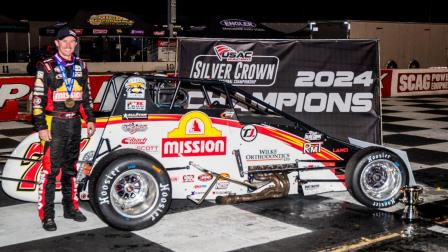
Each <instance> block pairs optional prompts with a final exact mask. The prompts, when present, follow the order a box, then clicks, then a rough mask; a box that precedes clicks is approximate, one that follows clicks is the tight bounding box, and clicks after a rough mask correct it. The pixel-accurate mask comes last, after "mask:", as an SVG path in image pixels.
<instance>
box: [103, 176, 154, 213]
mask: <svg viewBox="0 0 448 252" xmlns="http://www.w3.org/2000/svg"><path fill="white" fill-rule="evenodd" d="M158 198H159V190H158V188H157V181H156V179H155V178H154V177H153V176H152V175H151V174H150V173H148V172H146V171H143V170H129V171H126V172H124V173H122V174H120V176H118V177H117V179H115V181H114V183H113V184H112V189H111V203H112V207H113V208H114V209H115V211H117V212H118V213H119V214H120V215H122V216H124V217H127V218H139V217H142V216H144V215H146V214H147V213H148V212H150V211H151V210H152V209H153V208H154V206H155V204H156V202H157V199H158Z"/></svg>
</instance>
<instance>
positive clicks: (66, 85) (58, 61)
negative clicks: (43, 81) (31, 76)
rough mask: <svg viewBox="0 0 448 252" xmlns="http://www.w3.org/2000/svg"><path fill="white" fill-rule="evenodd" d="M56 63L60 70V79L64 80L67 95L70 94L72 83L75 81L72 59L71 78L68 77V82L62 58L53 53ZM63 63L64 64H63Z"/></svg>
mask: <svg viewBox="0 0 448 252" xmlns="http://www.w3.org/2000/svg"><path fill="white" fill-rule="evenodd" d="M55 58H56V63H57V64H58V68H59V70H60V71H61V75H62V79H63V80H64V84H65V87H66V88H67V93H68V96H69V97H70V96H71V95H72V91H73V86H74V85H73V84H74V83H75V65H76V64H75V63H76V62H74V61H73V65H72V78H71V79H70V83H69V82H68V78H67V73H66V72H65V66H63V60H62V59H61V58H60V57H59V55H57V54H56V55H55ZM64 65H65V64H64Z"/></svg>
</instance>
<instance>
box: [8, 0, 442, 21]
mask: <svg viewBox="0 0 448 252" xmlns="http://www.w3.org/2000/svg"><path fill="white" fill-rule="evenodd" d="M444 2H445V1H435V0H426V1H421V2H417V3H416V2H413V1H412V2H411V1H393V0H389V1H385V0H376V1H357V2H355V1H352V2H351V3H350V2H348V1H299V0H296V1H294V0H289V1H286V0H272V1H271V4H266V3H265V0H263V1H253V0H227V1H217V0H177V20H178V22H177V23H181V24H201V23H206V22H207V20H209V19H210V18H213V17H225V18H245V19H249V20H254V21H262V22H307V21H309V20H346V19H349V20H381V21H404V22H437V23H448V14H447V10H448V8H447V7H446V4H445V3H444ZM24 4H26V5H28V7H26V9H24V6H23V5H24ZM144 5H148V7H143V1H142V0H140V1H129V0H128V1H123V2H118V3H117V2H114V3H110V2H109V1H104V0H101V1H92V0H91V1H85V0H79V1H33V2H25V1H13V2H12V3H8V4H7V5H6V4H4V5H3V6H2V7H1V8H0V14H2V15H6V16H9V17H11V18H15V19H27V20H35V21H39V20H41V21H68V20H69V19H70V18H71V17H73V16H74V15H75V13H76V12H77V11H78V10H81V9H84V10H101V11H105V12H107V11H126V12H132V13H134V14H137V15H138V16H140V17H141V18H143V19H144V20H146V21H148V22H150V23H159V24H163V23H166V19H167V18H166V10H167V4H166V0H150V1H147V3H144Z"/></svg>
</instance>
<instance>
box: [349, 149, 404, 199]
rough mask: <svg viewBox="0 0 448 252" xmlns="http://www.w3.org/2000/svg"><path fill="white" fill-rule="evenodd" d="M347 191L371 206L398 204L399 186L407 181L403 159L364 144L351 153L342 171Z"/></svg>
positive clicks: (387, 151) (385, 150)
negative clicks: (344, 169)
mask: <svg viewBox="0 0 448 252" xmlns="http://www.w3.org/2000/svg"><path fill="white" fill-rule="evenodd" d="M345 181H346V182H347V189H348V191H349V192H350V194H351V195H352V196H353V197H354V198H355V199H356V200H358V201H359V202H360V203H362V204H364V205H366V206H367V207H371V208H386V207H390V206H393V205H395V204H396V203H398V198H399V197H400V195H401V188H402V187H403V186H405V185H407V184H408V183H409V174H408V170H407V168H406V165H405V164H404V162H403V160H402V159H401V158H400V157H399V156H398V155H396V154H395V153H393V152H391V151H389V150H387V149H383V148H379V147H368V148H365V149H362V150H360V151H358V152H357V153H355V154H354V155H353V156H352V157H351V158H350V160H349V162H348V163H347V166H346V171H345Z"/></svg>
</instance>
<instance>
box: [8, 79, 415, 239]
mask: <svg viewBox="0 0 448 252" xmlns="http://www.w3.org/2000/svg"><path fill="white" fill-rule="evenodd" d="M101 92H104V94H105V95H104V98H103V102H102V104H101V112H100V114H101V115H102V116H103V117H99V118H97V132H96V134H95V135H94V136H93V137H92V138H84V139H82V142H81V154H80V160H79V161H78V171H79V172H78V182H79V184H78V195H79V198H80V199H81V200H88V201H90V203H91V206H92V208H93V209H94V210H95V212H96V214H97V215H98V216H99V217H100V218H101V219H102V220H103V221H104V222H106V223H107V224H108V225H110V226H112V227H115V228H118V229H122V230H139V229H143V228H146V227H149V226H151V225H154V224H155V223H157V222H158V221H159V220H160V219H161V218H162V217H163V216H164V215H165V214H166V212H167V211H168V209H169V207H170V203H171V201H172V199H190V200H192V201H194V202H195V203H197V204H201V203H202V202H203V201H204V200H215V201H216V203H218V204H237V203H240V202H248V201H256V200H262V199H273V198H281V197H285V196H287V195H290V194H302V195H313V194H318V193H323V192H330V191H343V190H348V191H349V193H350V194H351V195H352V196H353V197H354V198H355V199H356V200H357V201H359V202H360V203H362V204H364V205H365V206H367V207H370V208H385V207H390V206H392V205H394V204H396V203H398V199H399V197H400V195H401V193H400V190H401V188H402V187H403V186H406V185H408V186H413V185H415V184H416V183H415V179H414V177H413V174H412V170H411V168H410V163H409V160H408V158H407V155H406V153H405V152H403V151H400V150H395V149H391V148H387V147H384V146H379V145H375V144H370V143H367V142H363V141H360V140H356V139H349V140H348V141H344V140H341V139H337V138H335V137H332V136H329V135H328V134H326V133H325V132H322V131H321V130H319V129H317V128H314V127H312V126H310V125H308V124H306V123H304V122H303V121H300V120H299V119H297V118H295V117H293V116H291V115H289V114H287V113H285V112H283V111H280V110H278V109H277V108H275V107H273V106H271V105H269V104H267V103H266V102H264V101H262V100H260V99H258V98H256V97H254V96H252V95H251V94H249V93H247V92H246V91H244V90H242V89H240V88H238V87H235V86H232V85H230V84H228V83H226V82H222V81H217V80H197V79H188V78H166V77H158V76H152V75H117V76H114V77H113V78H112V79H111V80H110V81H109V85H108V86H107V87H106V88H105V90H102V91H101ZM83 127H84V128H83V133H82V135H83V136H86V135H87V134H86V130H85V125H84V126H83ZM41 156H42V146H41V144H40V141H39V139H38V135H37V133H33V134H31V135H30V136H28V137H27V138H26V139H24V140H23V141H22V142H21V143H20V144H19V146H18V147H17V148H16V149H15V150H14V152H13V153H12V155H11V158H10V159H8V160H7V162H6V164H5V167H4V171H3V177H4V179H5V178H9V179H8V180H3V182H2V186H3V190H4V191H5V192H6V193H7V194H8V195H10V196H11V197H14V198H17V199H21V200H27V201H37V185H36V184H37V182H36V181H37V178H38V174H39V172H40V170H41V168H42V167H41V162H40V157H41ZM60 200H61V195H59V194H57V197H56V201H60Z"/></svg>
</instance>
